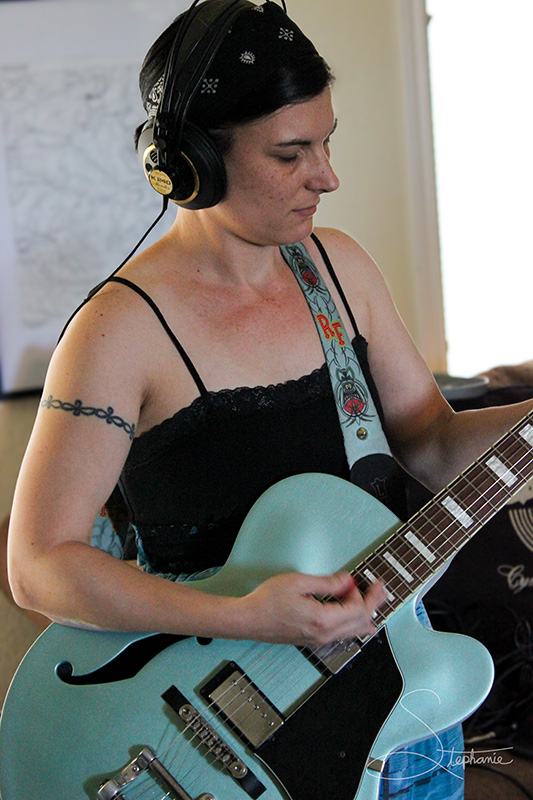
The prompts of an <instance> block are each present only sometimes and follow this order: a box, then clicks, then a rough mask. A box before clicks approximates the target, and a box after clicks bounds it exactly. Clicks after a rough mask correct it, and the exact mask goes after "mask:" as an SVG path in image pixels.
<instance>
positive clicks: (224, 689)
mask: <svg viewBox="0 0 533 800" xmlns="http://www.w3.org/2000/svg"><path fill="white" fill-rule="evenodd" d="M200 694H201V695H202V697H203V698H204V699H205V700H207V701H208V702H209V703H210V705H211V706H212V707H214V708H215V709H216V710H217V712H218V713H219V714H220V716H221V717H222V718H223V719H224V720H225V721H226V722H227V723H228V725H229V726H230V727H231V728H232V729H233V730H234V731H235V732H236V733H237V734H238V735H239V736H240V737H241V738H242V739H244V741H245V742H246V743H247V744H248V745H250V747H252V748H253V749H256V748H258V747H259V746H260V745H262V744H263V742H266V740H267V739H270V737H271V736H273V735H274V733H276V731H277V730H279V728H280V727H281V726H282V725H283V724H284V722H285V720H284V718H283V716H282V714H281V712H280V711H278V709H277V708H276V707H275V706H274V705H273V704H272V703H271V702H270V700H269V699H268V698H267V697H266V695H264V694H263V692H262V691H261V690H260V689H259V688H258V687H257V686H256V685H255V683H253V682H252V681H251V680H250V678H248V676H247V675H246V674H245V673H244V672H243V670H242V669H241V668H240V667H239V666H238V664H236V663H235V662H234V661H230V662H229V663H228V664H227V665H226V666H225V667H223V668H222V669H221V670H220V672H218V673H217V674H216V675H215V677H214V678H213V679H212V680H210V681H209V683H206V684H205V686H203V687H202V688H201V689H200Z"/></svg>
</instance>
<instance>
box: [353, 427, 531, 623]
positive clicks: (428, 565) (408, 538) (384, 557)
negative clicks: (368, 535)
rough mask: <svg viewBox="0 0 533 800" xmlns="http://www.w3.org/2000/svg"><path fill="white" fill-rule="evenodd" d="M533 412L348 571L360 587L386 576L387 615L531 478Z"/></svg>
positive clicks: (383, 615)
mask: <svg viewBox="0 0 533 800" xmlns="http://www.w3.org/2000/svg"><path fill="white" fill-rule="evenodd" d="M532 423H533V412H531V413H530V414H528V415H527V416H526V417H524V418H523V419H522V420H521V421H520V422H518V423H517V424H516V425H515V426H514V427H513V428H512V429H511V430H510V431H509V432H508V433H506V434H505V436H503V437H502V438H501V439H499V440H498V441H497V442H496V444H495V445H493V446H492V447H491V448H490V449H489V450H487V452H486V453H484V454H483V455H482V456H481V457H480V458H479V459H478V460H477V461H475V462H474V463H473V464H472V465H471V466H470V467H468V469H466V470H465V471H464V472H463V473H461V475H459V477H457V478H456V479H455V480H454V481H453V482H452V483H451V484H450V485H449V486H447V487H446V488H445V489H443V490H442V491H441V492H439V494H437V495H436V496H435V497H434V498H433V499H432V500H431V501H430V502H429V503H427V505H425V506H424V507H423V508H422V509H421V510H420V511H418V512H417V513H416V514H415V515H414V516H413V517H411V519H409V520H408V522H406V523H405V524H404V525H402V526H401V527H400V528H398V529H397V530H395V532H394V533H393V534H392V535H391V536H390V537H389V538H388V539H387V540H386V541H385V542H383V544H381V545H380V546H379V547H378V548H377V550H375V551H374V552H373V553H372V554H371V555H370V556H369V557H368V558H367V559H365V561H363V562H362V563H360V564H359V565H358V566H357V567H356V568H355V569H354V570H353V572H352V574H353V575H354V577H355V578H356V580H357V584H358V586H359V587H360V589H361V590H362V591H365V590H366V588H368V586H369V585H370V583H372V582H373V581H375V580H376V579H380V580H382V581H383V582H384V584H385V588H386V592H387V602H386V603H385V604H384V605H382V606H381V607H380V609H378V611H377V613H376V623H377V624H380V623H381V622H383V621H385V620H386V619H387V618H388V617H389V616H390V614H392V612H393V611H395V610H396V609H397V608H398V607H399V606H400V605H401V603H403V602H404V601H405V600H407V599H408V598H409V597H411V596H412V595H413V594H415V593H417V592H418V591H419V590H420V589H421V587H422V586H423V585H424V584H426V583H427V582H429V581H430V580H431V579H432V578H433V577H434V576H435V574H436V573H437V572H439V570H440V569H442V567H443V566H444V565H445V564H446V563H447V562H448V561H449V560H450V559H451V558H452V557H453V556H454V555H455V554H456V553H457V552H458V550H460V549H461V548H462V547H463V546H464V545H465V544H466V543H467V542H468V541H469V540H470V539H471V538H472V537H473V536H474V534H475V533H477V531H478V530H479V529H480V528H481V527H482V526H483V525H485V523H487V522H488V521H489V520H490V519H491V517H493V516H494V514H496V513H497V512H498V511H499V510H500V509H501V508H502V507H503V506H504V505H505V503H506V502H507V501H508V500H509V499H510V498H511V497H512V496H513V495H514V494H516V492H517V491H518V490H519V489H521V488H522V487H523V486H524V485H525V484H527V483H528V482H529V481H530V480H531V479H532V478H533V424H532Z"/></svg>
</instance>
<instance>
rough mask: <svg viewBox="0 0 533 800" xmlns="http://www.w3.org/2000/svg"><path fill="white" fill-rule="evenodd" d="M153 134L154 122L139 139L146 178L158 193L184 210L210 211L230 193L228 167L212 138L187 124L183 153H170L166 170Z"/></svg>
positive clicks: (146, 125) (182, 142) (151, 121)
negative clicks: (227, 179)
mask: <svg viewBox="0 0 533 800" xmlns="http://www.w3.org/2000/svg"><path fill="white" fill-rule="evenodd" d="M153 134H154V120H153V119H150V120H148V122H147V123H146V124H145V125H144V127H143V129H142V131H141V134H140V136H139V142H138V151H139V155H140V157H141V161H142V165H143V169H144V174H145V175H146V177H147V178H148V181H149V182H150V184H151V185H152V187H153V188H154V189H155V190H156V192H158V193H159V194H162V195H165V196H166V197H168V199H169V200H173V201H174V202H175V203H177V204H178V205H180V206H182V207H183V208H191V209H199V208H210V207H211V206H214V205H216V204H217V203H219V202H220V201H221V200H222V198H223V197H224V195H225V193H226V183H227V181H226V167H225V166H224V159H223V158H222V155H221V154H220V151H219V149H218V147H217V146H216V144H215V143H214V141H213V140H212V139H211V137H210V136H208V135H207V133H205V132H204V131H202V130H201V129H200V128H197V127H196V125H193V124H192V123H191V122H186V123H185V126H184V129H183V136H182V141H181V149H180V152H179V153H175V152H172V150H170V151H169V153H168V156H167V164H166V165H165V166H164V167H162V166H160V163H159V162H160V159H159V150H158V148H157V147H156V145H155V144H154V136H153Z"/></svg>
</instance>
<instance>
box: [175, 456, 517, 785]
mask: <svg viewBox="0 0 533 800" xmlns="http://www.w3.org/2000/svg"><path fill="white" fill-rule="evenodd" d="M509 444H510V447H515V446H516V442H515V441H510V442H509ZM520 444H521V443H520ZM509 449H510V448H509ZM499 453H500V454H501V455H503V456H504V457H505V455H506V453H505V451H503V450H500V451H499ZM529 455H530V454H524V455H522V456H521V457H520V459H519V460H518V461H517V462H516V463H515V464H513V469H514V470H518V471H519V472H521V468H520V467H519V464H520V461H523V460H524V459H525V458H526V457H527V456H529ZM476 465H477V466H480V467H481V468H482V469H483V471H486V467H485V465H484V464H482V463H481V462H480V461H477V462H475V464H474V465H473V466H476ZM466 472H468V470H466ZM521 477H522V478H523V479H524V481H525V482H527V480H528V479H529V478H530V477H531V476H522V475H521ZM461 478H462V479H464V480H465V481H466V483H467V484H468V486H472V484H471V482H470V481H469V480H468V478H466V476H465V474H463V475H462V476H459V478H458V479H457V480H458V482H459V481H460V480H461ZM494 485H495V484H492V485H491V486H489V487H488V488H487V489H486V490H485V491H484V492H481V493H479V491H477V490H475V487H473V486H472V488H473V489H474V490H475V491H474V492H473V493H472V494H473V495H474V496H475V500H474V502H473V503H472V504H471V505H469V502H470V501H469V500H468V498H467V497H465V498H463V497H461V499H462V500H465V501H466V503H467V506H466V509H465V511H466V512H468V511H472V508H473V505H474V503H475V502H479V500H480V499H481V498H483V497H485V495H487V494H489V493H490V492H491V491H492V490H493V489H494ZM518 488H520V487H518ZM498 491H500V489H498ZM515 493H516V492H515V491H513V492H509V493H508V497H512V496H513V495H514V494H515ZM507 499H508V498H507ZM422 511H423V510H422ZM418 513H419V514H420V515H421V516H425V518H426V521H428V522H429V523H430V525H434V523H433V522H432V520H431V519H430V518H428V517H427V516H426V515H425V514H424V513H421V512H418ZM414 516H417V515H414ZM412 521H413V518H411V520H409V522H410V523H412ZM477 522H478V524H479V525H480V526H482V525H483V524H484V523H483V522H479V520H477ZM406 525H407V523H406ZM456 525H457V521H456V522H453V521H450V523H449V525H448V526H447V527H446V528H445V529H444V530H443V531H440V532H439V536H444V538H445V540H446V541H447V542H448V543H449V542H450V541H452V540H448V539H447V537H446V535H445V534H446V531H447V530H448V529H450V528H452V527H456ZM409 527H415V526H414V525H412V524H411V525H410V526H409ZM417 532H418V531H417ZM445 543H446V542H444V543H442V544H440V545H438V547H437V548H435V549H434V552H435V551H436V550H438V549H440V547H442V546H444V544H445ZM403 544H404V545H405V540H404V542H403ZM454 549H456V548H455V545H454ZM418 558H419V555H417V554H415V557H414V558H413V559H412V561H411V562H408V563H407V564H406V566H410V565H412V564H413V563H414V562H415V561H416V560H417V559H418ZM422 566H423V565H422ZM440 566H442V564H441V565H440ZM433 574H434V571H432V570H431V569H430V570H429V575H427V576H426V578H420V576H417V577H418V578H419V579H422V580H426V579H428V578H429V577H431V576H432V575H433ZM400 578H401V576H400ZM365 638H367V639H368V638H371V637H365ZM363 643H364V642H363ZM274 647H276V645H274ZM281 647H282V649H284V650H286V649H287V647H284V646H283V645H282V646H281ZM288 647H289V648H290V649H291V650H292V648H293V646H288ZM270 666H271V665H270ZM278 677H279V676H278ZM243 679H246V678H245V676H243ZM239 680H240V679H239ZM230 702H232V700H230ZM246 702H249V701H248V700H246ZM222 710H223V709H220V711H218V712H217V714H215V716H218V715H219V714H220V713H221V711H222ZM209 724H211V725H212V722H211V721H209ZM219 727H221V724H220V725H219ZM176 738H177V737H176ZM201 745H202V742H200V743H199V744H198V745H197V746H196V748H195V749H197V748H198V747H200V746H201ZM167 752H168V750H167ZM175 758H176V756H174V759H175ZM199 764H201V761H200V762H199ZM166 796H168V795H166Z"/></svg>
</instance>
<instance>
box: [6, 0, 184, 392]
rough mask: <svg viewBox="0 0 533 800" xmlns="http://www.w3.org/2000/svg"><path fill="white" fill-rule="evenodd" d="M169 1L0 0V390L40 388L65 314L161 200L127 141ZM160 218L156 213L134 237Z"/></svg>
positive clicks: (138, 119)
mask: <svg viewBox="0 0 533 800" xmlns="http://www.w3.org/2000/svg"><path fill="white" fill-rule="evenodd" d="M179 5H180V4H179V3H176V2H172V3H171V2H167V1H166V0H164V2H150V3H149V2H148V0H144V1H143V2H137V3H135V4H132V3H130V2H125V0H113V1H112V2H108V3H105V4H104V3H102V2H100V0H90V2H87V0H80V2H77V0H71V2H69V3H66V2H65V0H40V1H39V2H26V3H24V4H21V5H18V4H15V3H8V4H4V3H0V381H1V383H0V391H1V392H2V394H4V395H10V394H13V393H15V394H16V393H18V392H26V391H32V390H39V389H40V388H42V385H43V381H44V377H45V374H46V369H47V365H48V362H49V359H50V355H51V353H52V350H53V348H54V346H55V343H56V341H57V337H58V335H59V333H60V331H61V330H62V328H63V326H64V324H65V322H66V320H67V319H68V317H69V316H70V313H71V312H72V311H73V310H74V308H76V307H77V306H78V305H79V303H80V302H81V301H82V300H83V298H84V297H85V296H86V294H87V292H88V291H89V290H90V289H91V287H93V286H94V285H96V284H97V283H99V282H100V281H101V280H102V279H103V278H104V277H105V276H106V275H108V274H109V273H110V272H112V271H113V269H114V268H115V267H116V266H118V264H119V263H120V262H121V261H123V259H124V258H125V257H126V255H127V254H128V253H129V252H130V251H131V250H132V248H133V246H134V245H135V244H136V242H137V241H138V240H139V239H140V238H141V236H142V234H143V233H144V231H145V230H146V229H147V228H148V227H149V225H150V224H151V222H152V221H153V219H155V217H156V216H157V214H158V213H159V211H160V209H161V200H160V198H159V196H158V195H157V194H156V193H155V192H154V191H153V190H151V189H150V187H149V186H148V183H147V182H146V180H145V178H144V176H143V173H142V169H141V166H140V164H139V161H138V158H137V155H136V154H135V151H134V146H133V132H134V130H135V128H136V127H137V125H139V124H140V123H142V122H143V120H144V118H145V115H144V111H143V108H142V104H141V101H140V97H139V91H138V72H139V67H140V64H141V62H142V58H143V56H144V53H145V51H146V49H147V48H148V47H149V46H150V44H151V42H152V40H153V39H154V38H155V37H156V36H157V35H158V33H160V31H161V30H162V29H163V28H164V27H165V26H166V25H167V24H169V23H170V22H171V21H172V19H173V18H174V16H175V15H176V13H178V12H179V10H180V8H179ZM182 5H183V6H184V7H185V6H186V4H185V3H184V4H182ZM177 6H178V7H177ZM104 12H105V13H104ZM172 217H173V215H172V213H171V211H169V212H167V218H166V219H165V220H164V221H163V222H162V223H160V227H158V228H157V229H156V231H155V232H154V234H152V236H151V237H150V238H149V239H148V240H147V242H146V243H145V245H144V246H146V244H149V243H150V241H153V239H154V237H155V236H160V235H161V234H162V233H163V232H164V230H165V229H166V228H167V227H168V224H169V223H170V222H171V221H172Z"/></svg>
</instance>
